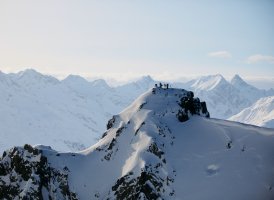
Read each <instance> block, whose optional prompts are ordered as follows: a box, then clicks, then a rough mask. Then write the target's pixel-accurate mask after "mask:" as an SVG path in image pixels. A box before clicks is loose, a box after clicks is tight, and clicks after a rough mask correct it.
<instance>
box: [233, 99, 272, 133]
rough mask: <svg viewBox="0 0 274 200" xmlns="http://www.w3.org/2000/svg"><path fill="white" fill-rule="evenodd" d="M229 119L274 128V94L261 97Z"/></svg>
mask: <svg viewBox="0 0 274 200" xmlns="http://www.w3.org/2000/svg"><path fill="white" fill-rule="evenodd" d="M229 120H232V121H238V122H242V123H245V124H253V125H256V126H263V127H268V128H274V96H271V97H264V98H261V99H259V100H258V101H256V102H255V103H254V104H253V105H251V106H250V107H248V108H245V109H243V110H242V111H241V112H240V113H238V114H236V115H234V116H232V117H230V118H229Z"/></svg>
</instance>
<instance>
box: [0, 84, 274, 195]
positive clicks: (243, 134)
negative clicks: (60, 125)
mask: <svg viewBox="0 0 274 200" xmlns="http://www.w3.org/2000/svg"><path fill="white" fill-rule="evenodd" d="M203 116H204V117H203ZM208 116H209V114H208V112H207V110H206V106H205V103H202V102H200V101H199V99H197V98H193V93H192V92H187V91H185V90H180V89H162V88H153V89H151V90H149V91H148V92H146V93H145V94H143V95H141V96H140V97H139V98H138V99H137V100H136V101H135V102H133V103H132V104H131V105H130V106H129V107H128V108H126V109H125V110H124V111H123V112H121V113H120V114H119V115H115V116H114V117H113V118H112V119H111V120H110V121H109V122H108V124H107V127H108V130H107V132H106V133H104V134H103V137H102V139H101V140H100V141H99V142H98V143H96V144H95V145H93V146H91V147H90V148H88V149H86V150H84V151H82V152H79V153H59V152H56V151H54V150H52V149H51V148H49V147H44V146H37V147H35V148H33V147H30V146H28V145H25V146H24V148H22V147H15V148H13V149H10V150H8V151H6V152H4V154H3V156H2V158H1V161H0V190H2V192H1V191H0V194H1V195H2V197H1V198H24V197H25V198H31V199H39V198H41V197H43V198H44V199H186V200H194V199H205V200H206V199H224V200H228V199H229V200H230V199H251V200H256V199H272V198H273V197H274V191H273V185H274V182H273V180H274V179H273V177H274V172H273V166H274V158H273V156H272V155H273V151H274V131H273V130H272V129H266V128H259V127H255V126H250V125H249V126H248V125H243V124H240V123H235V122H229V121H223V120H216V119H209V118H206V117H208ZM3 191H4V192H3Z"/></svg>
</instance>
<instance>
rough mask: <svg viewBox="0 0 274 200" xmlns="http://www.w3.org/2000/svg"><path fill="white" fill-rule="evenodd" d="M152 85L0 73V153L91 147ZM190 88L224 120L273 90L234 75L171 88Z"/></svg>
mask: <svg viewBox="0 0 274 200" xmlns="http://www.w3.org/2000/svg"><path fill="white" fill-rule="evenodd" d="M155 83H156V81H155V80H153V79H152V78H151V77H150V76H144V77H141V78H140V79H139V80H136V81H134V82H130V83H127V84H124V85H122V86H118V87H110V86H109V85H107V84H106V82H105V81H104V80H102V79H100V80H95V81H92V82H88V81H87V80H86V79H84V78H82V77H80V76H76V75H70V76H68V77H67V78H66V79H64V80H62V81H59V80H57V79H56V78H54V77H51V76H47V75H43V74H41V73H39V72H36V71H35V70H31V69H29V70H25V71H22V72H19V73H17V74H4V73H1V72H0V93H1V95H0V137H1V138H2V139H1V140H0V152H2V151H3V150H4V149H7V148H9V147H11V146H14V145H24V144H25V143H29V144H32V145H35V144H41V143H43V144H45V145H50V146H52V147H53V148H54V149H57V150H60V151H77V150H83V149H85V148H86V147H88V146H90V145H92V144H94V143H95V142H96V141H97V140H98V138H99V137H100V134H101V133H102V132H104V131H105V130H106V126H105V125H106V122H107V120H108V119H109V118H110V117H111V116H112V115H114V114H117V113H119V112H121V111H122V110H123V109H124V108H125V107H127V106H128V105H129V104H130V103H131V102H132V101H134V100H135V99H136V98H137V97H138V96H139V95H141V94H142V93H144V92H145V91H147V90H148V89H150V88H152V87H153V86H154V84H155ZM171 85H173V86H174V87H175V86H177V87H183V88H186V89H189V90H193V91H194V92H195V94H197V96H199V97H200V98H201V100H205V101H206V102H207V106H208V108H209V111H210V114H211V117H213V118H222V119H227V118H229V117H231V116H232V115H235V114H237V113H239V112H240V111H242V110H243V109H244V108H246V107H248V106H251V105H252V104H253V103H254V101H256V100H257V99H258V98H260V97H265V96H269V95H271V94H272V95H274V91H273V90H272V92H271V90H269V91H265V90H258V89H256V88H254V87H252V86H250V85H248V84H246V83H245V82H244V81H243V80H242V79H241V78H240V77H239V76H235V77H234V78H233V79H232V81H231V83H230V82H228V81H226V80H225V79H224V78H223V77H222V76H221V75H212V76H206V77H201V78H199V79H195V80H192V81H190V82H188V83H187V84H182V83H177V84H175V83H174V84H171Z"/></svg>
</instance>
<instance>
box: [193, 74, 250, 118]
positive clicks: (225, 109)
mask: <svg viewBox="0 0 274 200" xmlns="http://www.w3.org/2000/svg"><path fill="white" fill-rule="evenodd" d="M189 89H190V90H193V91H194V92H195V94H197V96H199V97H200V98H201V99H202V100H204V101H206V102H207V105H208V108H209V110H210V112H211V116H212V117H214V118H219V119H226V118H228V117H229V116H231V115H233V114H235V113H238V112H239V111H241V110H242V109H243V108H245V107H247V106H248V105H249V102H248V101H247V100H246V99H245V97H244V96H243V95H241V93H240V91H239V90H237V89H236V88H235V87H233V86H232V85H231V84H230V83H229V82H227V81H226V80H225V79H224V78H223V77H222V76H221V75H213V76H206V77H201V78H200V79H197V80H196V81H195V82H194V83H193V84H192V85H191V86H190V87H189Z"/></svg>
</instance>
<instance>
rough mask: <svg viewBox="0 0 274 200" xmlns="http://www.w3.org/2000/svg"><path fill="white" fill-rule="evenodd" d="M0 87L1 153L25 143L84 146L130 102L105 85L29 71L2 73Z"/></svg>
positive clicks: (63, 147)
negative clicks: (58, 78)
mask: <svg viewBox="0 0 274 200" xmlns="http://www.w3.org/2000/svg"><path fill="white" fill-rule="evenodd" d="M103 87H104V89H102V88H103ZM0 91H1V95H0V103H1V106H0V113H1V115H0V129H1V130H0V137H1V140H0V152H2V151H3V150H5V149H7V148H9V147H11V146H14V145H24V144H25V143H29V144H32V145H35V144H41V143H43V144H45V145H51V146H52V147H53V148H55V149H57V150H60V151H77V150H83V149H85V148H87V147H88V146H90V145H91V144H94V143H95V142H96V141H97V140H98V138H99V137H100V135H99V134H101V133H102V132H103V131H104V130H105V129H106V128H105V122H106V121H107V119H109V118H110V117H111V116H112V115H113V114H114V113H118V112H120V111H121V110H122V109H123V108H124V107H125V106H127V105H128V104H129V102H127V101H123V100H120V99H122V98H121V97H119V96H117V95H114V94H113V91H112V90H111V88H109V87H108V88H107V87H106V85H104V86H102V87H101V86H100V83H97V84H96V85H95V86H94V85H93V83H89V82H87V81H86V80H85V79H83V78H82V77H79V76H69V77H68V78H67V79H65V80H64V81H58V80H57V79H55V78H53V77H50V76H45V75H42V74H40V73H38V72H36V71H34V70H26V71H23V72H20V73H18V74H4V73H1V74H0Z"/></svg>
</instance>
